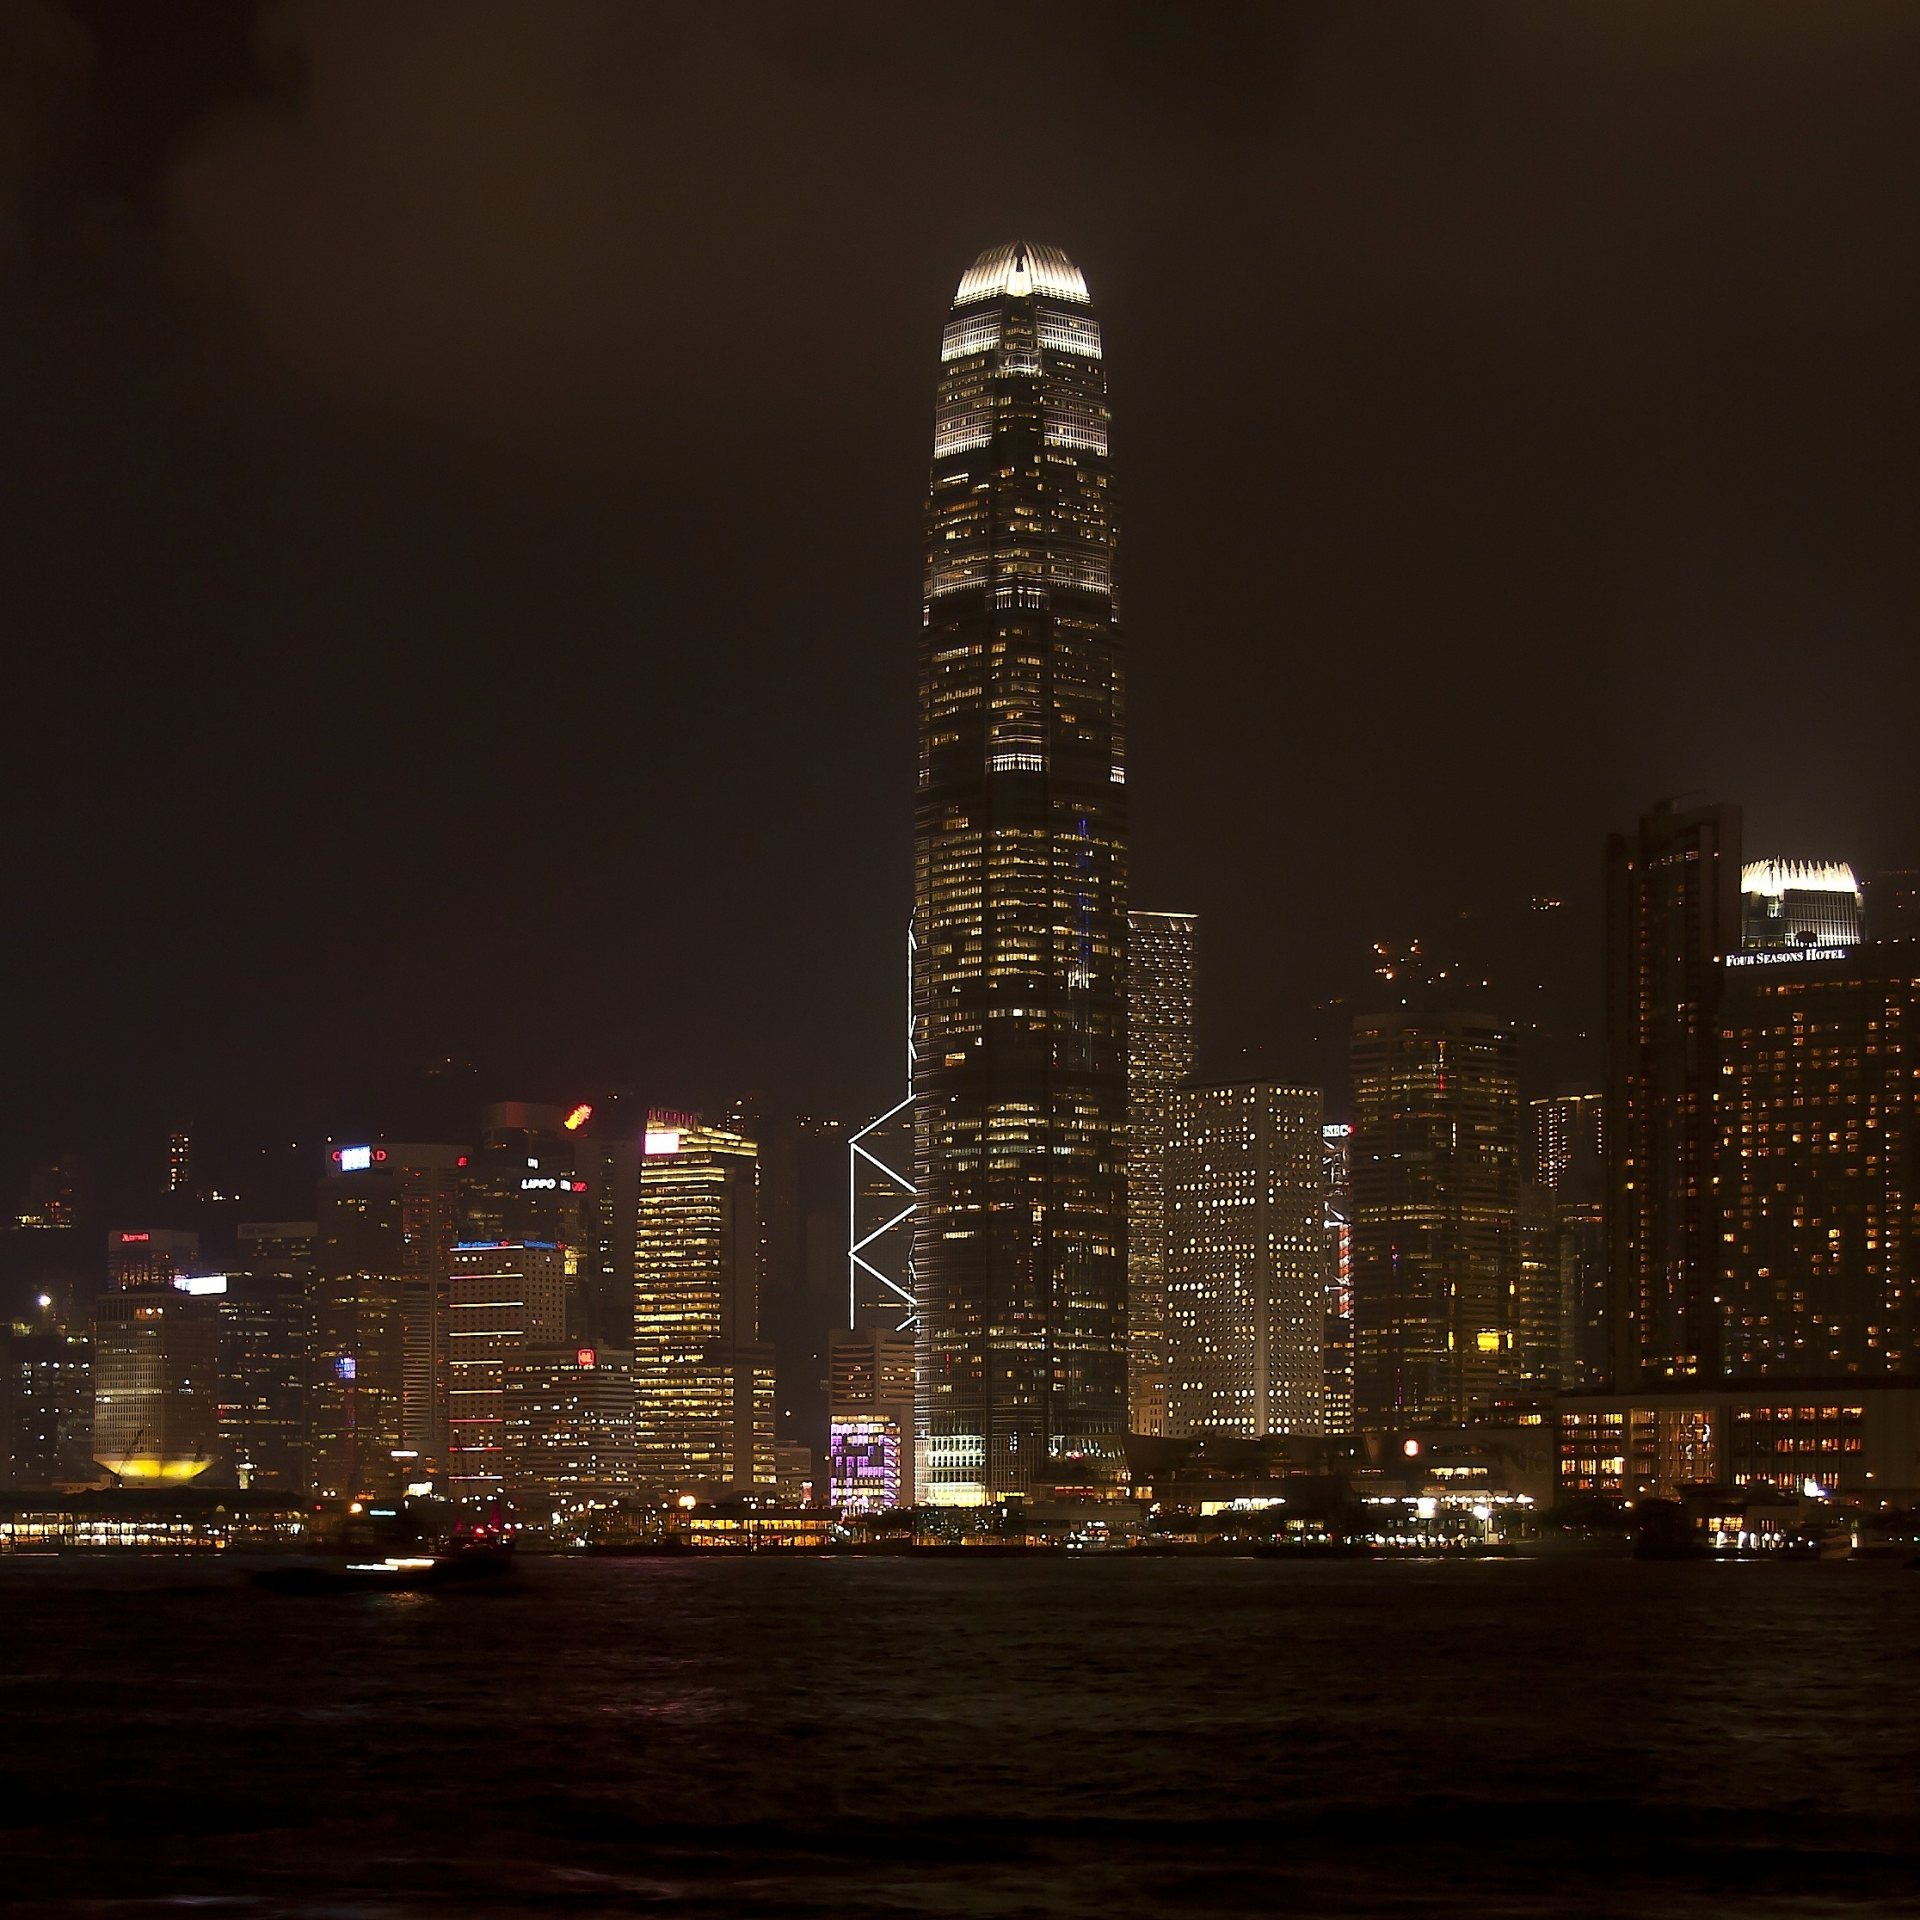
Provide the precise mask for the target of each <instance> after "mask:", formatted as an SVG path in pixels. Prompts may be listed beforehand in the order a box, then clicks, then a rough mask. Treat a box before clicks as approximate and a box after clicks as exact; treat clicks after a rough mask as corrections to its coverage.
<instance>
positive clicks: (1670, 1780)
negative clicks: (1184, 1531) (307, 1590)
mask: <svg viewBox="0 0 1920 1920" xmlns="http://www.w3.org/2000/svg"><path fill="white" fill-rule="evenodd" d="M74 1571H75V1570H74V1569H72V1568H71V1567H70V1566H69V1567H66V1568H61V1567H47V1568H43V1567H41V1566H40V1565H38V1564H36V1565H34V1566H33V1567H19V1568H4V1567H0V1621H3V1622H4V1632H5V1640H4V1648H0V1859H3V1860H4V1890H5V1893H6V1895H7V1897H8V1898H9V1899H11V1900H12V1901H14V1902H16V1903H23V1904H24V1905H25V1906H26V1909H27V1910H28V1911H33V1912H44V1913H48V1914H61V1913H67V1912H71V1913H76V1914H78V1913H83V1912H84V1913H99V1912H103V1911H104V1912H112V1911H119V1912H132V1911H138V1910H140V1909H142V1908H146V1909H149V1910H156V1909H157V1905H158V1903H167V1904H168V1905H169V1906H170V1907H171V1908H172V1909H173V1910H178V1905H179V1903H181V1902H185V1901H189V1900H209V1899H212V1900H219V1901H224V1902H238V1903H239V1904H238V1906H237V1907H235V1908H234V1910H236V1911H246V1912H256V1913H260V1914H262V1915H269V1916H274V1915H282V1914H285V1915H302V1916H319V1915H343V1916H345V1915H351V1916H367V1920H412V1916H416V1915H439V1916H444V1915H496V1914H498V1915H515V1914H536V1913H547V1912H554V1913H565V1914H569V1915H584V1914H592V1915H597V1914H602V1913H606V1914H613V1913H631V1912H634V1911H649V1912H656V1913H687V1914H697V1915H707V1914H713V1915H723V1914H740V1915H747V1916H756V1915H771V1914H807V1915H815V1914H819V1915H827V1914H832V1915H847V1914H864V1913H869V1912H871V1913H876V1914H879V1913H886V1914H893V1915H965V1914H976V1913H978V1914H986V1913H993V1914H1003V1913H1033V1914H1041V1913H1045V1914H1050V1915H1051V1914H1059V1915H1081V1914H1085V1915H1088V1916H1093V1915H1100V1916H1115V1915H1135V1914H1138V1915H1148V1914H1153V1915H1159V1914H1196V1915H1214V1914H1238V1913H1256V1912H1257V1913H1269V1912H1286V1913H1294V1914H1330V1915H1331V1914H1341V1915H1350V1914H1351V1915H1358V1914H1383V1915H1401V1914H1406V1915H1421V1914H1443V1913H1444V1914H1454V1913H1474V1914H1485V1915H1494V1916H1503V1915H1507V1914H1513V1915H1516V1916H1517V1915H1520V1914H1529V1915H1534V1914H1543V1913H1546V1914H1556V1913H1558V1914H1569V1915H1572V1914H1581V1915H1586V1914H1591V1913H1593V1912H1595V1911H1602V1910H1603V1911H1607V1912H1614V1913H1628V1914H1646V1915H1666V1914H1683V1915H1692V1914H1700V1915H1706V1914H1715V1915H1718V1914H1735V1913H1738V1914H1743V1915H1747V1916H1773V1915H1785V1914H1795V1915H1798V1914H1813V1913H1828V1912H1835V1911H1848V1912H1860V1911H1889V1910H1894V1909H1896V1908H1898V1909H1899V1910H1907V1911H1911V1910H1914V1909H1913V1907H1912V1906H1911V1904H1910V1901H1911V1895H1912V1892H1913V1889H1914V1888H1915V1886H1916V1885H1920V1840H1917V1839H1916V1834H1915V1822H1914V1820H1913V1813H1914V1790H1913V1785H1912V1782H1913V1780H1914V1778H1915V1773H1916V1762H1920V1677H1917V1676H1916V1670H1915V1663H1914V1662H1913V1660H1912V1657H1911V1648H1912V1644H1913V1619H1914V1612H1915V1608H1916V1605H1917V1604H1920V1580H1916V1579H1915V1578H1914V1576H1912V1575H1910V1574H1906V1573H1904V1572H1901V1571H1898V1570H1891V1571H1887V1570H1879V1569H1867V1568H1859V1567H1847V1566H1832V1565H1828V1566H1741V1567H1719V1566H1712V1565H1707V1566H1697V1565H1679V1566H1640V1565H1635V1564H1631V1563H1616V1562H1605V1563H1591V1562H1587V1563H1581V1562H1560V1563H1551V1562H1548V1563H1502V1562H1493V1563H1473V1564H1443V1563H1427V1564H1422V1565H1419V1566H1414V1565H1406V1564H1401V1565H1391V1566H1383V1565H1371V1564H1365V1563H1353V1562H1337V1563H1336V1562H1329V1563H1325V1564H1319V1565H1300V1564H1295V1563H1288V1562H1274V1561H1232V1562H1225V1563H1196V1562H1193V1561H1181V1560H1166V1561H1126V1562H1120V1561H1113V1560H1105V1561H1103V1560H1098V1559H1088V1560H1080V1561H1051V1560H1049V1561H1034V1562H1018V1561H1006V1560H995V1561H990V1562H983V1563H981V1564H979V1565H971V1564H968V1563H965V1562H956V1561H953V1560H948V1559H943V1560H936V1561H902V1560H886V1561H832V1562H777V1563H776V1562H768V1561H756V1562H738V1561H702V1562H699V1563H676V1562H662V1561H648V1560H628V1561H603V1562H578V1561H569V1562H544V1563H535V1564H533V1565H531V1566H530V1567H529V1568H528V1569H527V1570H526V1573H525V1575H524V1577H523V1578H521V1579H520V1580H518V1581H516V1582H514V1583H512V1584H510V1585H507V1586H503V1587H501V1588H499V1589H497V1590H477V1591H473V1592H470V1593H448V1594H445V1595H439V1596H432V1597H422V1596H407V1598H409V1599H410V1600H412V1601H413V1604H410V1605H407V1606H396V1605H395V1604H394V1600H395V1598H396V1596H391V1595H387V1596H370V1595H348V1596H341V1597H334V1598H318V1599H315V1598H295V1597H291V1596H275V1595H272V1594H266V1593H261V1592H258V1591H256V1590H253V1589H251V1588H248V1587H246V1586H244V1585H241V1584H237V1583H235V1582H234V1581H231V1580H229V1581H226V1582H224V1583H223V1582H221V1581H219V1580H209V1579H208V1578H206V1577H205V1576H204V1574H203V1573H201V1572H199V1571H197V1570H195V1569H194V1568H192V1567H190V1566H188V1565H185V1564H183V1563H172V1564H171V1565H169V1566H157V1565H156V1564H155V1563H123V1564H121V1565H120V1566H117V1567H109V1566H96V1567H92V1568H88V1569H86V1570H85V1573H84V1576H83V1577H82V1581H81V1585H80V1587H79V1589H77V1590H76V1589H75V1587H74V1586H73V1584H72V1583H73V1579H74Z"/></svg>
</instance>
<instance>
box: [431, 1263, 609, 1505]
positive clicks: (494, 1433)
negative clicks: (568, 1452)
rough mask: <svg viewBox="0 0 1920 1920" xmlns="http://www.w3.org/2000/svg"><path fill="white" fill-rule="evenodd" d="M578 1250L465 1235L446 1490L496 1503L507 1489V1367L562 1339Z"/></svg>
mask: <svg viewBox="0 0 1920 1920" xmlns="http://www.w3.org/2000/svg"><path fill="white" fill-rule="evenodd" d="M576 1266H577V1257H576V1256H575V1255H574V1254H573V1253H572V1252H571V1251H570V1250H569V1249H568V1248H565V1247H559V1246H554V1245H553V1244H551V1243H550V1242H545V1241H525V1240H510V1241H501V1240H481V1241H467V1240H463V1241H461V1242H460V1243H459V1244H458V1245H457V1246H455V1247H454V1249H453V1259H452V1268H451V1272H450V1274H449V1277H448V1292H447V1492H448V1494H449V1495H450V1497H451V1498H453V1499H455V1500H462V1501H471V1502H476V1503H480V1504H483V1505H485V1504H491V1503H493V1502H495V1501H497V1500H499V1499H500V1498H501V1497H502V1496H503V1495H504V1494H505V1492H506V1490H507V1368H508V1367H509V1365H510V1364H511V1363H512V1362H514V1361H516V1360H522V1359H524V1358H525V1357H526V1356H527V1355H528V1354H529V1353H530V1352H532V1351H535V1350H537V1349H541V1348H548V1347H553V1346H556V1345H559V1344H560V1343H561V1342H562V1341H564V1340H565V1338H566V1331H567V1282H568V1280H569V1279H570V1278H571V1277H572V1276H571V1274H570V1273H569V1268H571V1267H576Z"/></svg>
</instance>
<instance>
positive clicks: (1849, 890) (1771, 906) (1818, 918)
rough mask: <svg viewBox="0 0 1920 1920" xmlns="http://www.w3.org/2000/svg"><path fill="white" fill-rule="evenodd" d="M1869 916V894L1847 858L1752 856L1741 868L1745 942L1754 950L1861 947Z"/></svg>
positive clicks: (1741, 906)
mask: <svg viewBox="0 0 1920 1920" xmlns="http://www.w3.org/2000/svg"><path fill="white" fill-rule="evenodd" d="M1865 917H1866V900H1865V896H1864V895H1863V894H1862V892H1861V889H1860V883H1859V881H1857V880H1856V879H1855V878H1854V877H1853V869H1852V868H1851V867H1850V866H1848V865H1847V864H1846V863H1845V862H1844V861H1831V860H1829V861H1813V860H1748V861H1746V862H1744V863H1743V864H1742V866H1741V868H1740V945H1741V947H1742V948H1743V949H1745V950H1746V951H1747V952H1749V953H1759V952H1769V951H1773V950H1775V949H1778V948H1781V947H1792V948H1796V949H1798V948H1806V947H1855V946H1858V945H1859V944H1860V941H1861V938H1862V936H1863V934H1864V931H1865V928H1864V924H1863V923H1864V920H1865Z"/></svg>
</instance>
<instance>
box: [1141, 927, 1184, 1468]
mask: <svg viewBox="0 0 1920 1920" xmlns="http://www.w3.org/2000/svg"><path fill="white" fill-rule="evenodd" d="M1193 1062H1194V916H1193V915H1192V914H1190V913H1137V912H1136V913H1129V914H1128V915H1127V1410H1128V1412H1127V1424H1128V1426H1129V1428H1130V1429H1131V1430H1132V1431H1133V1432H1135V1433H1149V1434H1152V1433H1165V1432H1166V1430H1167V1426H1166V1419H1167V1353H1166V1288H1165V1268H1164V1262H1165V1256H1166V1204H1167V1197H1166V1169H1165V1165H1164V1153H1165V1148H1166V1131H1167V1107H1168V1102H1169V1100H1170V1098H1171V1096H1172V1093H1173V1090H1174V1088H1175V1087H1177V1086H1179V1085H1180V1083H1181V1082H1182V1081H1183V1080H1185V1079H1187V1078H1188V1077H1189V1075H1191V1074H1192V1072H1193Z"/></svg>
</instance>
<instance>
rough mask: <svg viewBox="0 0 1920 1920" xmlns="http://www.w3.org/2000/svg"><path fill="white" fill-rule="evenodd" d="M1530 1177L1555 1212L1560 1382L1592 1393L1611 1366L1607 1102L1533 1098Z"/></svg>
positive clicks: (1582, 1096) (1587, 1094) (1583, 1095)
mask: <svg viewBox="0 0 1920 1920" xmlns="http://www.w3.org/2000/svg"><path fill="white" fill-rule="evenodd" d="M1528 1113H1529V1115H1530V1116H1531V1119H1532V1129H1533V1159H1532V1166H1531V1169H1530V1171H1529V1178H1530V1179H1531V1180H1532V1182H1533V1184H1534V1185H1535V1186H1537V1187H1542V1188H1544V1189H1545V1190H1546V1192H1547V1194H1548V1196H1549V1199H1550V1203H1551V1206H1552V1211H1553V1258H1554V1262H1555V1265H1556V1267H1557V1269H1558V1281H1559V1285H1558V1291H1559V1311H1560V1360H1559V1383H1560V1384H1561V1385H1562V1386H1565V1387H1579V1388H1585V1389H1588V1390H1592V1389H1594V1388H1596V1387H1600V1386H1603V1385H1604V1384H1605V1383H1606V1381H1607V1379H1608V1376H1609V1370H1610V1368H1611V1366H1612V1350H1611V1347H1610V1344H1609V1337H1608V1318H1607V1314H1608V1292H1607V1232H1606V1188H1607V1146H1606V1099H1605V1096H1604V1095H1602V1094H1599V1093H1596V1092H1593V1091H1591V1090H1574V1091H1569V1092H1564V1093H1557V1094H1552V1095H1549V1096H1547V1097H1545V1098H1543V1099H1538V1100H1532V1101H1529V1102H1528Z"/></svg>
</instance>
